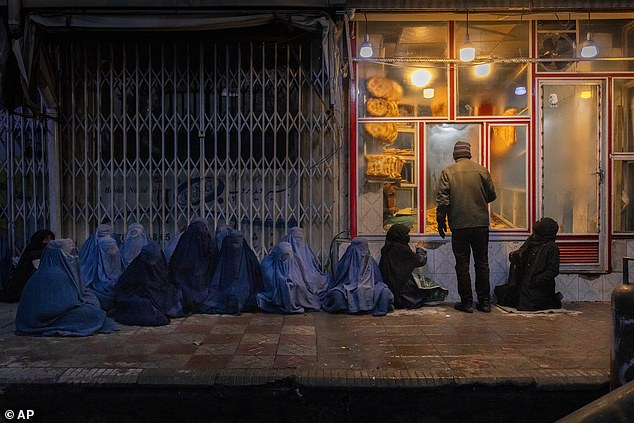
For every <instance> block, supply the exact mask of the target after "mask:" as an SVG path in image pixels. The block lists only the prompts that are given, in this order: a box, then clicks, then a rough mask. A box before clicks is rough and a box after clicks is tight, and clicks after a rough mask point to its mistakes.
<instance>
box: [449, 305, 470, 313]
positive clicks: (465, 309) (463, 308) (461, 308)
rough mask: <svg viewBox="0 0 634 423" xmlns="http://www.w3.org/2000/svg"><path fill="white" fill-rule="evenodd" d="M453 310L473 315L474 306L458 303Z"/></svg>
mask: <svg viewBox="0 0 634 423" xmlns="http://www.w3.org/2000/svg"><path fill="white" fill-rule="evenodd" d="M453 308H455V309H456V310H458V311H462V312H464V313H473V306H471V305H469V304H464V303H456V304H455V305H454V306H453Z"/></svg>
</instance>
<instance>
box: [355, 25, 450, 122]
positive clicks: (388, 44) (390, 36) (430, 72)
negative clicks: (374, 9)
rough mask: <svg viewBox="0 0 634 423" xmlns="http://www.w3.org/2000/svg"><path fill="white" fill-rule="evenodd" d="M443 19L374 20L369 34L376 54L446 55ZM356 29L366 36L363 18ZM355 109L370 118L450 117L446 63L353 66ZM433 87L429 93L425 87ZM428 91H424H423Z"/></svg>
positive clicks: (445, 56) (369, 61)
mask: <svg viewBox="0 0 634 423" xmlns="http://www.w3.org/2000/svg"><path fill="white" fill-rule="evenodd" d="M448 28H449V25H448V23H447V22H374V21H371V22H369V23H368V34H369V37H370V41H371V42H372V45H373V46H374V50H375V51H374V57H429V58H447V57H449V48H448V46H449V32H448V31H449V30H448ZM357 34H358V36H360V37H361V38H359V39H362V38H363V37H364V36H365V27H364V24H363V23H359V24H358V28H357ZM357 77H358V81H357V87H358V91H357V94H358V97H357V104H358V113H359V116H363V117H369V118H372V117H374V118H389V117H392V118H394V117H419V116H425V117H429V116H434V117H447V116H448V106H447V104H448V101H447V85H448V83H447V66H446V65H445V64H436V63H420V64H419V65H416V64H408V66H406V67H404V66H389V65H384V64H381V63H374V62H372V61H371V59H370V60H368V61H364V62H361V63H359V64H358V65H357ZM430 89H433V96H429V94H430V93H431V92H430V91H429V90H430ZM425 90H427V91H426V92H427V95H425V94H424V93H425Z"/></svg>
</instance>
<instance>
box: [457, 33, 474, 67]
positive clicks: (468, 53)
mask: <svg viewBox="0 0 634 423" xmlns="http://www.w3.org/2000/svg"><path fill="white" fill-rule="evenodd" d="M473 59H475V48H474V47H473V44H471V41H469V36H468V35H467V40H466V42H465V43H464V47H462V48H461V49H460V60H461V61H463V62H472V61H473Z"/></svg>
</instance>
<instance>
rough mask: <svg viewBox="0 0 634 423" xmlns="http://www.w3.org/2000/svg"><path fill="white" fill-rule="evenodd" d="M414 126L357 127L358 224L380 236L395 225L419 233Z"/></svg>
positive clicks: (380, 124)
mask: <svg viewBox="0 0 634 423" xmlns="http://www.w3.org/2000/svg"><path fill="white" fill-rule="evenodd" d="M416 129H417V124H415V123H405V122H366V123H360V124H359V129H358V130H359V137H358V139H359V144H358V155H357V157H358V174H357V176H358V177H357V181H358V199H359V200H358V225H359V232H360V233H383V232H384V231H386V230H387V229H388V228H389V227H390V226H392V225H393V224H396V223H403V224H405V225H407V226H409V227H410V228H411V229H410V230H411V232H413V233H416V232H419V230H418V172H417V169H418V165H417V163H418V161H417V145H418V136H417V130H416Z"/></svg>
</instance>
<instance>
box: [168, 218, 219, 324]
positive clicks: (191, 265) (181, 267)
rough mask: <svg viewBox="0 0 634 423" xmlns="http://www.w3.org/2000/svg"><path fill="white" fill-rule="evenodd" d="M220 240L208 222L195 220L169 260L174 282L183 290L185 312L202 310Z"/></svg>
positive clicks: (171, 277) (207, 294) (170, 273)
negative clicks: (210, 230) (213, 235)
mask: <svg viewBox="0 0 634 423" xmlns="http://www.w3.org/2000/svg"><path fill="white" fill-rule="evenodd" d="M216 256H217V250H216V243H215V242H214V239H213V237H212V236H211V234H210V233H209V229H208V227H207V222H206V221H205V220H203V219H196V220H194V221H193V222H192V223H191V224H190V225H189V227H188V228H187V230H186V231H185V232H183V235H181V237H180V240H179V241H178V245H177V246H176V249H175V250H174V254H172V258H171V260H170V263H169V277H170V281H172V283H173V284H174V285H175V286H176V287H177V288H178V289H179V290H181V291H182V293H183V311H184V312H185V313H199V312H200V311H201V309H200V307H201V305H202V304H203V302H204V301H205V300H206V299H207V297H208V296H209V286H210V283H211V277H212V275H213V272H214V268H215V264H216Z"/></svg>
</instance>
